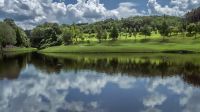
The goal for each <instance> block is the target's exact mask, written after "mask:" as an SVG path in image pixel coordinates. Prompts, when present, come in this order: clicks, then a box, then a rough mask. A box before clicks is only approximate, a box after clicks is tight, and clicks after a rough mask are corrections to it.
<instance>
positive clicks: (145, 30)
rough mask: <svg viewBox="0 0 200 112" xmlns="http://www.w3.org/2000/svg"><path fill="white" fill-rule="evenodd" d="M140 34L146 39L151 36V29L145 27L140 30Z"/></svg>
mask: <svg viewBox="0 0 200 112" xmlns="http://www.w3.org/2000/svg"><path fill="white" fill-rule="evenodd" d="M142 34H143V35H145V38H146V36H151V28H150V27H149V26H147V25H145V26H144V27H143V28H142Z"/></svg>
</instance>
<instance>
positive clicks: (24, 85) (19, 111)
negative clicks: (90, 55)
mask: <svg viewBox="0 0 200 112" xmlns="http://www.w3.org/2000/svg"><path fill="white" fill-rule="evenodd" d="M30 73H31V74H30ZM27 75H28V76H27ZM135 81H136V80H133V78H130V77H128V76H120V75H117V76H108V75H106V74H103V73H96V72H91V71H90V72H88V71H80V72H79V73H78V74H76V73H74V72H67V73H66V72H61V73H60V74H46V73H43V72H41V71H37V70H36V68H35V67H33V66H27V68H26V69H25V70H24V71H23V72H22V73H21V75H20V77H19V78H18V79H16V80H13V81H11V80H3V81H0V111H1V112H13V111H14V112H27V111H28V112H35V111H36V112H40V111H42V110H45V111H48V112H55V111H56V110H57V109H58V108H62V109H64V110H67V111H80V112H94V111H95V112H98V111H99V108H98V107H99V104H98V102H96V101H91V102H87V103H86V102H84V101H81V99H80V101H72V102H69V101H66V98H68V94H69V93H70V90H71V89H75V90H79V92H80V93H77V94H81V95H91V96H92V95H99V94H101V92H102V89H103V88H104V87H105V86H106V85H107V84H108V83H112V84H115V85H117V86H118V87H119V88H123V89H128V88H132V87H134V83H135ZM59 91H62V92H59ZM19 102H20V103H19ZM51 106H52V107H51ZM8 107H9V108H8Z"/></svg>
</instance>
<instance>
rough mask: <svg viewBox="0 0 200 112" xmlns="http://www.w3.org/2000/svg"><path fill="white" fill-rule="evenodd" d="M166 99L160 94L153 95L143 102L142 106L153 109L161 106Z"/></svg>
mask: <svg viewBox="0 0 200 112" xmlns="http://www.w3.org/2000/svg"><path fill="white" fill-rule="evenodd" d="M166 99H167V97H166V96H165V95H163V94H160V93H154V94H152V95H150V96H148V97H147V98H145V99H144V100H143V104H144V105H145V106H147V107H155V106H157V105H162V104H163V102H164V101H165V100H166Z"/></svg>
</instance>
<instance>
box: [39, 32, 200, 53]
mask: <svg viewBox="0 0 200 112" xmlns="http://www.w3.org/2000/svg"><path fill="white" fill-rule="evenodd" d="M89 40H90V43H86V42H80V44H78V45H69V46H64V45H62V46H56V47H50V48H46V49H43V50H41V51H40V52H43V53H160V52H166V51H167V52H180V51H191V52H196V53H198V52H200V38H197V39H194V37H184V36H182V35H178V36H172V37H166V38H165V39H164V40H163V39H162V38H161V37H160V35H159V34H155V33H154V34H152V36H150V37H146V38H144V36H142V35H138V36H137V37H136V39H135V38H134V37H127V38H126V36H125V35H124V34H122V36H121V37H120V38H119V39H118V40H117V41H111V40H107V41H103V42H102V43H98V40H97V39H95V38H92V39H89Z"/></svg>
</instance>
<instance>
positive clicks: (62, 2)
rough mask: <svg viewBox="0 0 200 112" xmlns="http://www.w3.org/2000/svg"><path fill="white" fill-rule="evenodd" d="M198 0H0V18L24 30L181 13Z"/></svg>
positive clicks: (199, 2) (196, 3) (178, 14)
mask: <svg viewBox="0 0 200 112" xmlns="http://www.w3.org/2000/svg"><path fill="white" fill-rule="evenodd" d="M198 6H200V0H0V20H3V19H4V18H12V19H14V20H15V22H16V23H17V24H18V25H20V26H21V27H23V28H24V29H31V28H33V27H34V26H36V25H38V24H41V23H44V22H57V23H59V24H63V23H65V24H71V23H86V22H88V23H91V22H95V21H99V20H105V19H108V18H114V19H120V18H126V17H130V16H144V15H145V16H146V15H163V14H166V15H171V16H183V15H184V14H185V13H186V12H188V11H190V10H192V9H193V8H197V7H198Z"/></svg>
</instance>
